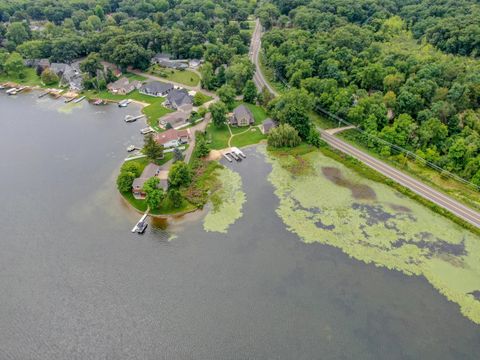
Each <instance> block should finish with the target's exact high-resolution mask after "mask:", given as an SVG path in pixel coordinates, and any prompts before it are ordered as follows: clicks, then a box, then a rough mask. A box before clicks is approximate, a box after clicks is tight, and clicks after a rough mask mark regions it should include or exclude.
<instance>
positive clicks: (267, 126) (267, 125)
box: [262, 118, 277, 133]
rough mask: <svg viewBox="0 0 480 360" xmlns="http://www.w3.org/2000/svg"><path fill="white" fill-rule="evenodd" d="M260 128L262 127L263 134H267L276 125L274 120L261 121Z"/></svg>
mask: <svg viewBox="0 0 480 360" xmlns="http://www.w3.org/2000/svg"><path fill="white" fill-rule="evenodd" d="M262 126H263V131H264V132H265V133H268V132H269V131H270V130H271V129H272V128H274V127H276V126H277V123H276V122H275V121H274V120H272V119H270V118H268V119H265V120H263V122H262Z"/></svg>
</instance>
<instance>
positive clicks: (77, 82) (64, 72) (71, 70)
mask: <svg viewBox="0 0 480 360" xmlns="http://www.w3.org/2000/svg"><path fill="white" fill-rule="evenodd" d="M50 69H51V70H52V71H53V72H54V73H55V74H57V76H58V77H59V78H60V82H59V83H60V86H69V87H70V89H71V90H76V91H80V90H82V89H83V78H82V75H81V73H80V68H79V66H78V63H77V64H72V65H69V64H65V63H52V64H50Z"/></svg>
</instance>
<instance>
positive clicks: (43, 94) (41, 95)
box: [38, 91, 50, 99]
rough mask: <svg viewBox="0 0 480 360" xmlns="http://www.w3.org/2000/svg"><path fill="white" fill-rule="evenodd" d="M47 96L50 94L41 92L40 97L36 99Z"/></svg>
mask: <svg viewBox="0 0 480 360" xmlns="http://www.w3.org/2000/svg"><path fill="white" fill-rule="evenodd" d="M48 94H50V93H49V92H48V91H46V92H43V93H41V94H40V95H38V98H39V99H41V98H43V97H44V96H47V95H48Z"/></svg>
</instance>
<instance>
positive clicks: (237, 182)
mask: <svg viewBox="0 0 480 360" xmlns="http://www.w3.org/2000/svg"><path fill="white" fill-rule="evenodd" d="M217 174H218V179H219V180H220V182H221V185H220V188H219V189H218V190H217V191H215V193H214V194H213V195H212V197H211V199H210V202H211V205H212V209H211V210H210V211H209V213H208V214H207V216H206V217H205V219H204V221H203V228H204V229H205V231H216V232H220V233H226V232H227V230H228V227H229V226H230V225H232V224H233V223H234V222H235V221H236V220H237V219H239V218H241V217H242V206H243V203H244V202H245V200H246V198H245V193H244V192H243V191H242V178H241V177H240V175H239V174H238V173H236V172H235V171H233V170H230V169H228V168H222V169H220V170H217Z"/></svg>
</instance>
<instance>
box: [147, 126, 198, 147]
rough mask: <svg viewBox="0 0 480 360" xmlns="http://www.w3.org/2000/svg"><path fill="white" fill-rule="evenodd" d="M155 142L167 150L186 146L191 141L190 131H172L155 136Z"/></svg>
mask: <svg viewBox="0 0 480 360" xmlns="http://www.w3.org/2000/svg"><path fill="white" fill-rule="evenodd" d="M155 141H156V142H157V143H158V144H161V145H163V146H164V147H165V148H166V149H168V148H172V147H177V146H180V145H182V144H186V143H188V142H189V141H190V130H189V129H186V130H175V129H170V130H167V131H164V132H161V133H158V134H155Z"/></svg>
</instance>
